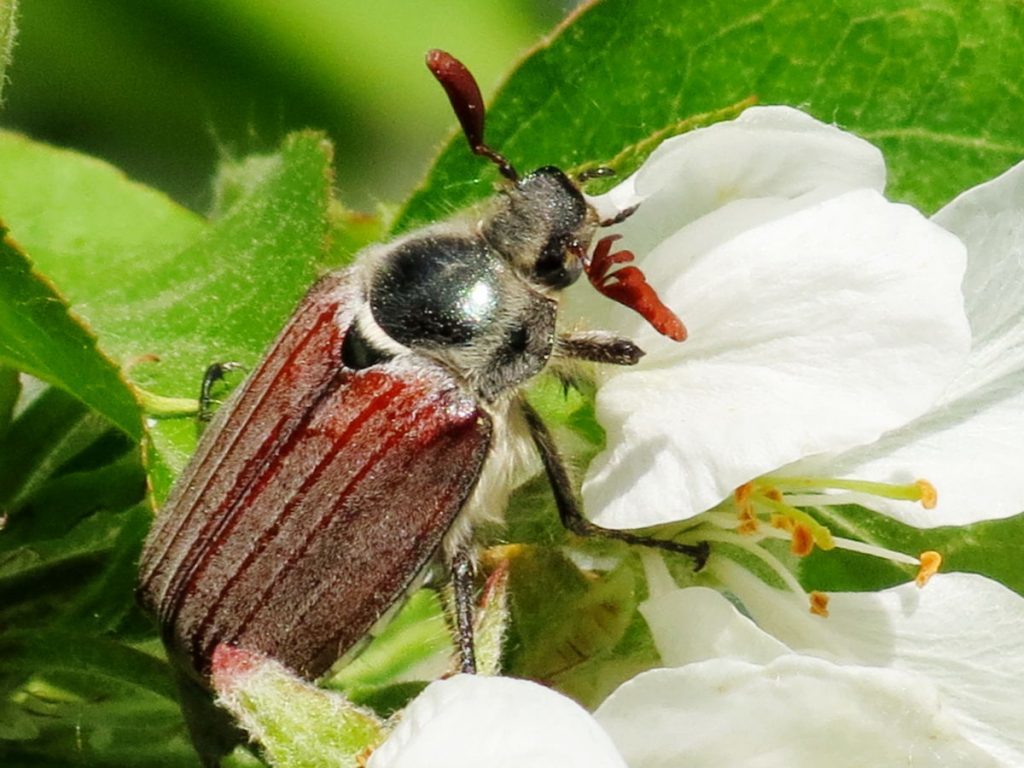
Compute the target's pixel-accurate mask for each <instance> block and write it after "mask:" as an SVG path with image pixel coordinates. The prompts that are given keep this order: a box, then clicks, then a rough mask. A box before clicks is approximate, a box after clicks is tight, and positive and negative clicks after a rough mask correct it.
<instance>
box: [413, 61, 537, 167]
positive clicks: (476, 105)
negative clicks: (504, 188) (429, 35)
mask: <svg viewBox="0 0 1024 768" xmlns="http://www.w3.org/2000/svg"><path fill="white" fill-rule="evenodd" d="M427 67H428V68H429V69H430V71H431V72H432V73H433V75H434V77H436V78H437V82H439V83H440V84H441V87H442V88H444V91H445V93H447V94H448V101H450V102H451V105H452V109H453V110H454V111H455V116H456V117H457V118H459V124H460V125H461V126H462V132H463V133H464V134H465V135H466V141H468V142H469V148H470V149H472V150H473V154H476V155H480V156H481V157H486V158H487V159H488V160H490V161H491V162H492V163H494V164H495V165H496V166H498V170H499V171H501V175H502V176H504V177H505V178H506V179H509V180H510V181H519V174H518V173H516V169H515V168H513V167H512V163H510V162H509V161H508V160H506V159H505V156H504V155H502V154H501V153H500V152H498V151H497V150H494V149H491V148H490V147H489V146H487V145H486V144H484V114H485V110H484V98H483V96H481V95H480V86H479V85H477V83H476V78H474V77H473V74H472V73H471V72H470V71H469V70H468V69H466V66H465V65H464V64H463V63H462V62H461V61H459V60H458V59H456V58H455V57H454V56H452V55H451V54H450V53H447V52H445V51H441V50H438V49H436V48H435V49H433V50H431V51H429V52H428V53H427Z"/></svg>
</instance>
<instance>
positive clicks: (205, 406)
mask: <svg viewBox="0 0 1024 768" xmlns="http://www.w3.org/2000/svg"><path fill="white" fill-rule="evenodd" d="M243 368H245V366H244V365H242V364H241V363H236V362H226V363H213V364H211V365H209V366H207V368H206V371H204V372H203V383H202V384H201V385H200V387H199V413H198V414H196V418H197V419H199V421H200V422H201V423H204V424H205V423H206V422H208V421H209V420H210V419H211V418H213V394H212V393H213V387H214V385H215V384H216V383H217V382H218V381H223V380H224V375H225V374H227V373H228V372H230V371H240V370H242V369H243Z"/></svg>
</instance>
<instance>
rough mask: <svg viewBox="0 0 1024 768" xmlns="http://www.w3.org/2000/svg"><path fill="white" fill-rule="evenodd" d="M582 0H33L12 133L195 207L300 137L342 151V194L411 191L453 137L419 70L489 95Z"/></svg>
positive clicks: (442, 106) (12, 80)
mask: <svg viewBox="0 0 1024 768" xmlns="http://www.w3.org/2000/svg"><path fill="white" fill-rule="evenodd" d="M573 5H575V3H574V2H573V1H572V0H488V1H487V2H480V1H479V0H433V2H429V3H416V2H408V0H373V2H365V0H291V2H288V3H281V2H272V1H271V0H148V1H147V2H137V1H136V0H89V2H83V0H29V1H28V2H23V3H21V4H20V9H19V14H18V16H19V22H18V28H19V29H18V39H17V44H16V50H15V54H14V59H13V62H12V63H11V66H10V70H9V72H8V73H7V74H8V79H9V86H8V88H7V89H6V92H5V101H6V104H5V107H4V109H3V112H2V116H0V120H2V122H3V124H4V125H5V126H7V127H11V128H14V129H17V130H20V131H23V132H25V133H27V134H29V135H30V136H32V137H34V138H37V139H41V140H44V141H47V142H51V143H53V144H56V145H58V146H62V147H68V148H72V149H78V150H81V151H82V152H85V153H87V154H91V155H95V156H98V157H101V158H103V159H105V160H108V161H110V162H111V163H112V164H114V165H115V166H118V167H120V168H121V169H123V170H124V171H126V172H127V173H128V175H129V176H132V177H134V178H135V179H137V180H139V181H142V182H144V183H145V184H147V185H149V186H152V187H155V188H157V189H161V190H164V191H165V192H168V193H169V194H171V195H172V196H173V197H174V198H175V199H177V200H178V201H179V202H181V203H183V204H185V205H187V206H189V207H191V208H193V209H195V210H205V209H206V208H208V207H209V203H210V200H209V194H210V192H209V189H210V178H211V177H212V175H213V173H214V171H215V169H216V166H217V164H218V161H219V160H220V159H221V158H222V157H224V156H227V157H242V156H245V155H247V154H251V153H253V152H263V151H269V150H271V149H273V148H275V147H277V146H278V145H279V144H280V142H281V139H282V138H283V137H284V136H285V135H286V134H288V133H289V132H291V131H294V130H296V129H299V128H306V127H316V128H320V129H323V130H325V131H326V132H327V133H328V135H329V136H330V138H331V139H332V140H333V141H334V144H335V147H336V169H337V174H338V175H337V178H338V187H339V193H340V196H341V198H342V200H343V201H344V202H346V203H348V204H349V205H351V206H353V207H357V208H362V209H372V208H373V206H374V205H375V204H376V203H377V202H381V201H397V200H401V199H403V198H404V197H406V196H407V194H408V192H409V191H410V189H411V188H412V186H413V184H415V183H416V181H417V180H418V179H420V178H421V177H422V176H423V173H424V171H425V170H426V168H427V165H428V163H429V160H430V158H431V157H432V155H433V154H434V151H435V149H436V148H437V147H439V146H440V144H441V142H442V141H443V140H444V139H445V137H446V136H448V135H449V133H450V132H451V131H452V130H453V124H454V121H453V120H452V116H451V110H450V108H449V107H448V104H447V101H446V100H445V99H444V98H443V97H441V95H440V94H439V92H438V89H437V84H436V83H435V82H434V80H433V78H431V77H430V76H429V74H428V73H427V71H426V69H425V68H424V67H423V65H422V60H423V55H424V53H425V52H426V51H427V50H428V49H430V48H445V49H446V50H450V51H452V52H453V53H455V54H456V55H458V56H459V57H460V58H463V59H464V60H465V61H467V62H471V63H472V67H473V72H474V73H475V74H476V76H477V78H478V79H479V80H480V84H481V87H482V88H483V90H484V95H485V96H488V95H489V94H490V93H492V92H493V90H494V87H495V86H496V85H497V82H498V79H499V77H500V76H501V74H502V73H503V72H505V71H507V70H508V66H509V62H511V61H514V60H515V59H516V58H518V56H519V55H520V54H522V53H523V52H524V51H525V50H526V49H527V48H528V47H529V46H531V45H533V44H534V43H535V42H536V41H537V40H538V38H539V37H540V36H541V34H542V33H543V32H545V31H547V30H549V29H550V28H551V27H552V26H553V25H554V24H555V23H556V22H557V21H558V20H559V19H561V18H562V17H563V16H564V15H565V13H566V12H567V11H568V10H569V9H570V8H571V7H572V6H573Z"/></svg>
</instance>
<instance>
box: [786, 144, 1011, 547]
mask: <svg viewBox="0 0 1024 768" xmlns="http://www.w3.org/2000/svg"><path fill="white" fill-rule="evenodd" d="M933 221H935V222H936V223H938V224H940V225H942V226H943V227H945V228H946V229H948V230H949V231H950V232H953V233H954V234H955V235H958V236H959V237H960V239H961V240H963V242H964V243H965V244H966V245H967V250H968V262H967V272H966V275H965V276H964V283H963V292H964V297H965V302H966V309H967V316H968V319H969V320H970V324H971V335H972V344H971V353H970V357H969V358H968V359H967V360H966V361H965V363H964V364H963V365H962V366H961V367H960V369H959V371H958V372H957V375H956V377H955V379H954V380H953V381H952V382H951V383H950V384H949V385H948V386H947V387H946V388H945V390H944V391H943V393H942V395H941V396H940V398H939V400H938V401H937V402H936V403H935V404H934V406H933V407H932V408H931V409H930V410H929V411H928V412H927V413H926V414H924V415H923V416H921V417H919V418H918V419H916V420H915V421H913V422H912V423H910V424H908V425H906V426H904V427H903V428H901V429H899V430H896V431H894V432H891V433H889V434H887V435H885V436H884V437H883V438H882V439H881V440H879V441H878V442H876V443H874V444H871V445H868V446H865V447H863V448H861V449H858V450H854V451H850V452H847V453H845V454H843V455H841V456H834V457H829V458H828V459H826V460H820V461H817V462H815V464H817V466H811V465H807V466H804V467H803V468H802V469H801V470H798V471H805V472H815V471H822V470H821V467H822V466H827V470H824V471H827V472H828V473H830V474H836V475H841V476H845V477H873V478H878V479H881V480H888V481H890V482H906V480H907V479H908V478H910V477H914V476H918V475H920V474H923V475H924V476H925V477H928V478H930V479H932V480H933V481H935V482H936V483H937V484H938V485H939V486H940V487H939V491H940V492H939V497H938V503H937V506H936V507H935V508H934V509H931V510H927V511H924V510H921V509H920V507H918V506H916V505H914V504H910V503H907V502H902V501H898V500H888V499H883V500H880V501H878V502H876V501H872V502H871V506H872V507H874V508H876V509H881V510H884V511H886V512H887V513H888V514H890V515H892V516H894V517H896V518H898V519H900V520H903V521H904V522H907V523H910V524H912V525H916V526H919V527H932V526H938V525H951V524H952V525H956V524H965V523H972V522H976V521H978V520H987V519H993V518H1003V517H1008V516H1010V515H1015V514H1017V513H1019V512H1021V510H1024V472H1021V467H1022V466H1024V164H1020V165H1017V166H1015V167H1013V168H1011V169H1010V170H1008V171H1007V172H1006V173H1004V174H1002V175H1001V176H999V177H998V178H995V179H993V180H991V181H989V182H987V183H985V184H982V185H980V186H978V187H975V188H973V189H970V190H967V191H966V192H964V193H963V194H962V195H960V196H959V197H957V198H956V199H955V200H953V202H951V203H950V204H949V205H947V206H946V207H945V208H943V209H942V210H941V211H939V212H938V213H937V214H936V215H935V216H934V217H933ZM850 500H851V501H855V502H859V503H862V504H863V503H864V499H863V497H862V496H858V497H851V499H850Z"/></svg>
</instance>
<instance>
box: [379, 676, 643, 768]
mask: <svg viewBox="0 0 1024 768" xmlns="http://www.w3.org/2000/svg"><path fill="white" fill-rule="evenodd" d="M367 766H368V768H437V766H444V767H445V768H522V766H531V767H535V768H625V763H624V762H623V761H622V758H621V757H620V756H619V754H618V752H617V751H616V749H615V746H614V745H613V744H612V742H611V740H610V739H609V738H608V735H607V734H606V733H605V732H604V731H603V730H602V729H601V727H600V726H599V725H598V724H597V722H596V721H595V720H594V718H593V717H591V716H590V714H589V713H587V712H586V710H584V709H583V708H582V707H580V706H579V705H578V704H577V703H576V702H574V701H572V700H571V699H568V698H566V697H565V696H562V695H561V694H559V693H555V692H554V691H552V690H550V689H548V688H545V687H543V686H541V685H537V684H536V683H530V682H527V681H525V680H514V679H512V678H507V677H483V676H477V675H457V676H455V677H451V678H448V679H447V680H440V681H438V682H435V683H431V684H430V685H429V686H428V687H427V688H426V690H424V691H423V693H421V694H420V695H419V696H418V697H417V698H416V700H415V701H413V703H412V704H410V705H409V707H408V708H407V709H406V710H405V712H404V713H403V715H402V720H401V722H400V723H399V724H398V726H397V727H396V728H395V730H394V731H393V732H392V734H391V735H390V736H389V737H388V739H387V741H385V742H384V744H382V745H381V746H380V747H379V748H378V749H377V750H376V751H375V752H374V753H373V755H372V756H371V757H370V760H369V762H368V763H367Z"/></svg>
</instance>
